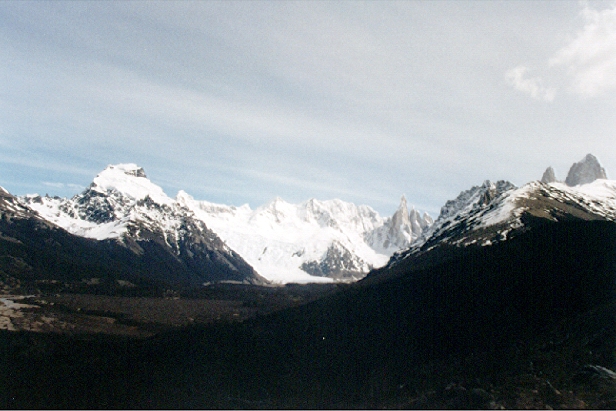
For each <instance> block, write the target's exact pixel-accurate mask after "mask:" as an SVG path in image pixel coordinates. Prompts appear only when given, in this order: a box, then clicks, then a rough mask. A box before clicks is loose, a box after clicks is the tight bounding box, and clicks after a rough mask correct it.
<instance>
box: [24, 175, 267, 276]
mask: <svg viewBox="0 0 616 411" xmlns="http://www.w3.org/2000/svg"><path fill="white" fill-rule="evenodd" d="M21 202H22V204H23V205H25V206H27V207H29V208H31V209H33V210H35V211H36V212H38V214H39V215H40V216H41V217H43V218H44V219H46V220H47V221H50V222H52V223H54V224H56V225H58V226H60V227H62V228H64V229H66V230H67V231H69V232H70V233H72V234H75V235H78V236H81V237H86V238H92V239H95V240H99V241H102V240H114V241H117V242H119V243H121V244H123V245H124V246H126V247H127V248H128V249H130V250H131V251H133V252H134V253H136V254H138V255H143V254H147V253H160V252H161V250H164V254H165V255H167V256H169V257H170V258H173V259H174V260H176V261H177V262H180V263H181V264H182V265H183V266H186V268H187V269H188V271H187V272H192V273H193V274H194V275H188V277H191V278H186V279H185V280H186V281H188V282H189V283H191V284H196V283H203V282H209V281H222V280H232V281H241V282H249V283H264V282H267V281H266V280H265V279H264V278H262V277H260V276H259V275H258V274H257V273H256V272H254V270H253V269H252V267H250V266H249V265H248V264H247V263H246V262H245V261H244V260H243V259H242V258H241V257H240V256H239V255H237V253H235V252H234V251H233V250H232V249H230V248H229V247H228V246H227V245H226V244H224V242H223V241H222V240H220V238H219V237H218V236H217V235H216V234H215V233H214V232H213V231H211V230H210V229H209V228H207V227H206V225H205V224H204V223H203V221H201V220H199V219H196V218H194V214H193V213H192V212H191V211H190V210H188V209H186V208H184V207H182V206H180V205H179V204H178V203H177V202H176V201H175V200H173V199H171V198H170V197H168V196H167V195H166V194H165V193H164V192H163V190H162V189H161V188H160V187H159V186H157V185H155V184H153V183H152V182H151V181H150V180H148V179H147V177H146V175H145V172H144V171H143V169H142V168H140V167H138V166H136V165H135V164H120V165H115V166H109V167H107V168H106V169H105V170H104V171H103V172H101V173H100V174H99V175H98V176H96V178H95V179H94V181H93V182H92V184H91V185H90V186H89V187H88V188H87V189H86V190H84V191H83V192H82V193H80V194H78V195H76V196H74V197H73V198H71V199H62V198H58V197H54V198H50V197H47V196H46V197H41V196H25V197H22V198H21Z"/></svg>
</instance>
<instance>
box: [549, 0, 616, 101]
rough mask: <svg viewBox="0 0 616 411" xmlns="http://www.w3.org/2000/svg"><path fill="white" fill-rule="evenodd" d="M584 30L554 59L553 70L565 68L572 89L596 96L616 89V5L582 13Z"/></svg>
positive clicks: (588, 9)
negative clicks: (560, 67)
mask: <svg viewBox="0 0 616 411" xmlns="http://www.w3.org/2000/svg"><path fill="white" fill-rule="evenodd" d="M581 15H582V17H583V18H584V20H585V25H584V28H583V29H582V30H581V31H580V32H578V33H577V35H576V37H575V39H574V40H573V41H572V42H571V43H569V44H568V45H567V46H565V47H563V48H562V49H561V50H559V51H558V52H557V53H556V55H555V56H554V57H552V58H551V59H550V62H549V63H550V67H557V66H564V67H566V68H567V70H568V75H569V76H570V79H571V89H572V90H573V91H574V92H576V93H578V94H580V95H582V96H584V97H592V96H595V95H598V94H600V93H602V92H604V91H605V90H608V89H611V88H614V87H616V3H614V4H613V5H612V8H609V9H605V10H601V11H598V10H594V9H591V8H589V7H588V6H587V5H586V6H585V7H584V9H583V10H582V12H581Z"/></svg>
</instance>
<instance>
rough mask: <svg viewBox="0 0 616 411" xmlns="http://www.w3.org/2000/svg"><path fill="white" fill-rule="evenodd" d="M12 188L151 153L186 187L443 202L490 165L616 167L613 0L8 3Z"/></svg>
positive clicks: (64, 179)
mask: <svg viewBox="0 0 616 411" xmlns="http://www.w3.org/2000/svg"><path fill="white" fill-rule="evenodd" d="M0 58H1V60H2V64H1V65H0V185H2V186H3V187H5V188H6V189H8V190H9V191H10V192H12V193H14V194H18V195H20V194H26V193H39V194H45V193H49V194H50V195H60V196H72V195H74V194H76V193H78V192H80V191H81V190H83V188H85V187H86V186H87V185H88V184H89V183H90V182H91V181H92V179H93V178H94V176H95V175H96V174H97V173H98V172H100V171H101V170H103V169H104V168H105V167H106V166H107V165H108V164H116V163H125V162H131V163H137V164H139V165H141V166H142V167H143V168H144V169H145V171H146V173H147V174H148V177H149V178H150V179H151V180H152V181H153V182H154V183H156V184H158V185H160V186H162V187H163V189H164V190H165V192H166V193H167V194H169V195H170V196H175V194H176V193H177V191H178V190H180V189H183V190H185V191H187V192H188V193H189V194H191V195H192V196H194V197H195V198H196V199H200V200H208V201H213V202H219V203H226V204H233V205H242V204H244V203H249V204H250V205H251V207H253V208H254V207H257V206H259V205H261V204H263V203H265V202H267V201H269V200H271V199H273V198H274V197H276V196H280V197H282V198H283V199H285V200H287V201H289V202H300V201H304V200H307V199H309V198H313V197H314V198H317V199H321V200H325V199H331V198H340V199H342V200H345V201H351V202H354V203H357V204H367V205H370V206H372V207H374V208H375V209H376V210H377V211H379V212H380V213H381V214H384V215H389V214H391V213H393V212H394V211H395V209H396V208H397V206H398V203H399V199H400V196H401V195H402V194H405V195H406V197H407V199H408V201H409V203H411V204H413V205H414V206H415V207H416V208H418V209H419V210H422V211H428V212H429V213H430V214H432V215H433V216H436V215H437V214H438V211H439V209H440V207H441V206H442V205H443V204H444V203H445V201H446V200H448V199H451V198H454V197H455V196H457V194H458V193H459V192H460V191H462V190H465V189H468V188H470V187H471V186H473V185H478V184H481V183H482V182H483V181H484V180H486V179H490V180H499V179H506V180H510V181H511V182H513V183H514V184H517V185H521V184H524V183H526V182H528V181H531V180H534V179H538V178H540V177H541V175H542V173H543V171H544V170H545V168H546V167H547V166H550V165H551V166H553V167H554V169H555V170H556V174H557V177H558V178H560V179H563V180H564V178H565V176H566V173H567V171H568V169H569V167H570V166H571V164H572V163H573V162H575V161H579V160H581V159H582V158H583V157H584V156H585V155H586V154H587V153H593V154H595V155H596V156H597V157H598V158H599V160H600V161H601V162H602V164H603V166H604V167H605V168H606V169H607V172H608V177H610V178H613V175H612V174H611V172H614V173H616V151H615V150H614V149H613V148H614V146H615V144H614V141H615V139H614V137H616V115H615V113H616V4H615V3H614V2H612V1H610V2H606V1H598V2H592V1H590V2H577V1H571V2H564V1H559V2H554V1H546V2H541V1H532V2H529V1H519V2H517V1H502V2H499V1H490V2H487V1H471V2H464V1H405V2H385V1H378V2H377V1H374V2H359V1H348V2H345V1H338V2H326V1H319V2H309V1H300V2H291V1H288V2H287V1H285V2H283V1H272V2H259V1H241V2H232V1H223V2H214V1H198V2H180V1H164V2H155V1H147V2H137V1H134V2H128V1H117V2H114V1H105V2H94V1H92V2H80V1H70V2H60V1H52V2H44V1H35V2H27V1H18V2H8V1H7V2H0Z"/></svg>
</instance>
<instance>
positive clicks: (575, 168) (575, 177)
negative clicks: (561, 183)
mask: <svg viewBox="0 0 616 411" xmlns="http://www.w3.org/2000/svg"><path fill="white" fill-rule="evenodd" d="M599 178H603V179H607V174H606V173H605V169H604V168H603V167H601V164H600V163H599V160H597V157H595V156H593V155H592V154H586V157H584V158H583V159H582V160H581V161H580V162H578V163H574V164H573V165H572V166H571V168H570V169H569V174H567V179H566V180H565V183H566V184H567V185H568V186H570V187H573V186H577V185H581V184H588V183H592V182H593V181H595V180H597V179H599Z"/></svg>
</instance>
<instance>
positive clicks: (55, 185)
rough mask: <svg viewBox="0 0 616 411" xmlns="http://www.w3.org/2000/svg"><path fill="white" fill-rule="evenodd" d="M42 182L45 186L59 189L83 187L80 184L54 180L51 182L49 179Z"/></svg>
mask: <svg viewBox="0 0 616 411" xmlns="http://www.w3.org/2000/svg"><path fill="white" fill-rule="evenodd" d="M42 184H43V185H44V186H46V187H52V188H58V189H61V190H64V189H71V190H81V189H83V188H84V187H83V186H82V185H80V184H70V183H68V184H67V183H56V182H51V181H43V182H42Z"/></svg>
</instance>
